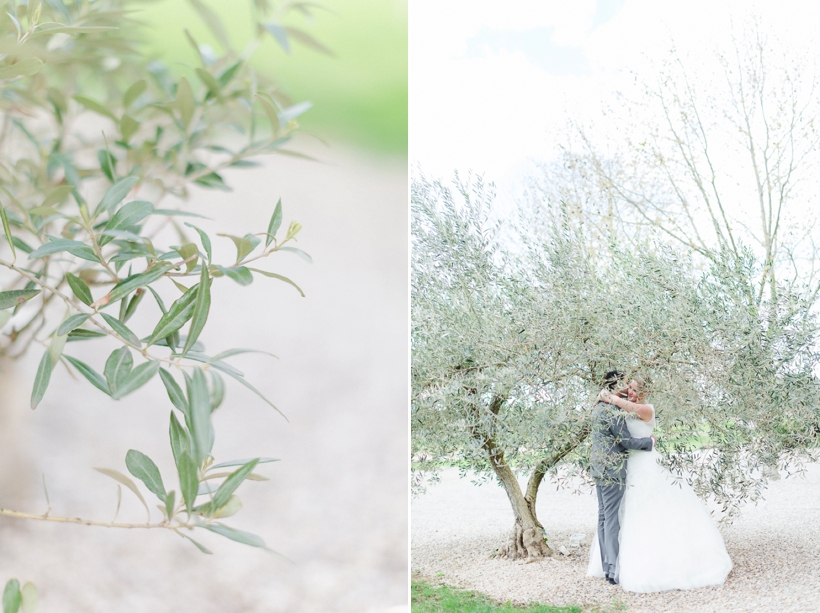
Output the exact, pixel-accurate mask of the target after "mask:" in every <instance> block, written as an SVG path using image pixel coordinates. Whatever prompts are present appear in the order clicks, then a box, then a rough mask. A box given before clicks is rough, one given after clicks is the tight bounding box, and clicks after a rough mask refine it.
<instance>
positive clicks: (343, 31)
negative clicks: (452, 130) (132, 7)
mask: <svg viewBox="0 0 820 613" xmlns="http://www.w3.org/2000/svg"><path fill="white" fill-rule="evenodd" d="M206 4H207V5H208V6H209V7H210V8H211V9H213V11H214V12H215V13H216V14H217V15H218V16H219V17H220V18H221V20H222V23H223V25H224V27H225V30H226V31H227V32H228V35H229V36H230V38H231V40H233V41H239V40H247V39H248V38H249V37H250V35H251V31H250V28H251V26H250V25H249V24H251V23H252V20H251V19H250V18H249V13H250V8H249V5H248V4H247V3H235V2H229V1H227V0H206ZM277 4H278V3H277ZM319 4H321V5H322V6H324V7H327V9H328V10H323V9H321V8H316V7H317V6H318V5H319ZM309 10H310V12H311V14H312V17H309V16H304V18H298V17H291V18H290V19H289V21H288V23H286V24H285V25H290V26H293V27H296V28H299V29H300V30H302V31H305V32H307V33H309V34H310V35H311V36H312V37H313V38H314V39H316V40H318V41H320V43H321V44H322V45H324V46H325V47H327V48H328V49H329V50H330V51H331V52H332V53H333V55H332V56H330V55H327V54H324V53H322V52H320V51H318V50H316V49H314V48H312V47H311V46H309V45H305V44H302V43H300V42H299V41H292V42H291V48H290V54H288V53H286V52H285V51H284V50H283V49H282V47H280V46H279V45H278V44H277V43H276V41H275V40H274V39H273V37H270V36H269V37H266V40H265V42H264V43H263V45H262V47H261V48H260V50H259V51H257V53H256V54H255V56H254V61H253V62H252V63H253V64H254V67H255V68H256V69H257V70H259V71H260V72H262V73H265V74H266V75H267V76H269V77H272V78H274V79H275V80H276V81H278V82H279V83H281V85H282V87H283V89H284V91H285V92H286V93H287V94H288V95H289V96H291V97H292V98H293V99H294V100H295V101H301V100H310V101H311V102H313V104H314V107H313V108H312V109H311V110H310V111H309V112H308V113H306V114H305V115H303V116H302V117H301V118H300V124H301V125H302V127H303V129H304V130H306V131H308V132H312V133H315V134H317V135H318V136H320V137H321V138H323V139H327V138H331V139H340V140H345V141H348V142H352V143H354V144H356V145H358V146H363V147H367V148H370V149H374V150H377V151H381V152H387V153H393V154H398V155H406V154H407V0H355V1H353V0H347V1H344V0H325V1H322V2H319V3H318V4H311V6H310V9H309ZM300 17H301V16H300ZM137 18H138V19H140V20H144V21H147V22H148V23H149V24H150V26H151V27H150V32H151V34H150V35H149V45H150V48H149V50H148V52H149V53H154V54H157V55H158V56H159V57H161V58H162V59H164V60H165V61H167V62H169V64H171V65H172V67H173V66H174V65H176V66H179V68H180V69H184V67H185V66H195V65H197V60H196V56H195V53H194V50H193V49H192V47H191V46H190V45H188V44H186V42H185V38H184V36H182V35H181V34H182V29H183V28H187V29H188V30H189V31H190V33H191V34H192V35H193V36H194V38H195V39H196V40H197V41H198V42H199V43H200V44H201V43H207V44H210V45H212V46H213V47H214V48H216V49H217V50H219V49H220V46H219V44H218V43H217V42H216V40H215V39H214V37H213V35H212V34H211V33H210V32H209V31H208V29H207V27H206V26H205V24H204V23H202V21H201V20H200V19H199V18H198V16H197V15H196V12H195V11H194V10H193V8H192V7H191V5H190V3H189V2H188V1H187V0H160V1H158V2H150V3H146V5H145V8H144V10H143V11H142V12H141V13H140V14H138V15H137Z"/></svg>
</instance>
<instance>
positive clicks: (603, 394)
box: [598, 389, 612, 404]
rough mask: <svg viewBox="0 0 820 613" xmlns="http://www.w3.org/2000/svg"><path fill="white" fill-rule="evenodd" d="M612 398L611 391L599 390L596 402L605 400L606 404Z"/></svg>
mask: <svg viewBox="0 0 820 613" xmlns="http://www.w3.org/2000/svg"><path fill="white" fill-rule="evenodd" d="M611 398H612V393H611V392H610V391H609V390H605V389H604V390H601V391H600V392H599V393H598V402H606V403H607V404H611V402H610V399H611Z"/></svg>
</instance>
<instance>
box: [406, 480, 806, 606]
mask: <svg viewBox="0 0 820 613" xmlns="http://www.w3.org/2000/svg"><path fill="white" fill-rule="evenodd" d="M538 517H539V519H540V520H541V522H542V523H543V524H544V527H545V528H546V530H547V533H548V536H549V538H550V543H551V545H552V546H553V547H554V548H557V547H560V546H562V545H564V546H566V547H567V548H569V537H570V535H572V534H579V533H584V534H585V535H586V540H585V543H584V545H583V546H582V548H581V549H580V550H575V551H572V550H569V551H570V555H569V556H563V555H559V556H557V557H556V558H554V559H547V560H544V561H542V562H536V563H531V564H527V563H524V562H511V561H506V560H500V559H492V558H490V557H489V556H490V554H491V553H492V551H493V549H495V548H496V547H498V546H499V545H500V544H501V543H502V542H504V540H505V538H506V536H507V533H508V532H509V528H511V527H512V522H513V516H512V511H511V509H510V505H509V502H508V501H507V498H506V495H505V494H504V491H503V490H502V489H501V488H500V487H498V486H497V485H496V484H495V483H494V482H491V483H488V484H485V485H482V486H476V485H473V484H472V483H471V481H470V480H469V479H459V477H458V472H457V471H455V470H448V471H446V472H444V473H443V475H442V481H441V483H440V484H437V485H433V486H431V487H429V488H428V490H427V493H426V494H424V495H422V496H419V497H418V498H415V499H414V500H413V502H412V505H411V544H410V547H411V552H412V553H411V560H412V561H411V566H412V570H413V572H414V573H415V574H418V575H421V576H423V577H426V578H430V579H433V580H440V581H442V582H444V583H447V584H450V585H454V586H458V587H464V588H467V589H473V590H477V591H479V592H482V593H485V594H487V595H489V596H490V597H492V598H494V599H497V600H499V601H506V600H510V601H512V602H516V603H527V602H533V601H537V602H545V603H551V604H557V605H561V604H582V605H585V606H589V607H592V606H598V607H601V608H603V609H605V610H606V609H613V608H614V609H615V610H617V608H618V603H619V602H620V603H622V604H623V605H624V606H625V607H626V610H627V611H629V612H630V613H690V612H692V613H695V612H697V613H741V612H743V613H747V612H748V613H752V612H753V613H775V612H776V613H816V612H818V611H820V464H811V465H809V466H808V471H807V473H806V475H805V477H791V478H787V479H780V480H778V481H775V482H773V483H771V485H770V487H769V489H768V490H767V492H766V499H765V500H763V501H760V502H759V503H758V504H757V505H749V506H747V507H745V508H744V509H743V511H742V513H741V515H740V517H739V518H738V519H737V520H735V522H734V524H733V525H731V526H730V527H728V528H724V529H723V530H722V532H723V535H724V538H725V540H726V547H727V549H728V551H729V555H730V556H731V558H732V561H733V562H734V569H733V570H732V572H731V573H730V574H729V577H728V579H727V580H726V583H725V584H724V585H723V586H722V587H718V588H703V589H699V590H691V591H674V592H663V593H657V594H632V593H629V592H625V591H623V590H622V589H621V588H620V587H618V586H610V585H609V584H607V583H606V582H604V580H603V579H595V578H592V577H587V576H586V565H587V560H588V555H589V549H588V547H589V544H590V543H591V540H590V539H591V538H592V535H593V533H594V529H595V522H596V518H597V504H596V501H595V497H594V493H593V492H584V493H582V494H573V493H571V492H568V491H566V490H561V491H557V490H556V487H555V485H554V484H553V483H549V482H545V483H544V484H543V485H542V487H541V491H540V492H539V499H538Z"/></svg>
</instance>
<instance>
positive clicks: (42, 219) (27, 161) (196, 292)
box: [0, 0, 323, 611]
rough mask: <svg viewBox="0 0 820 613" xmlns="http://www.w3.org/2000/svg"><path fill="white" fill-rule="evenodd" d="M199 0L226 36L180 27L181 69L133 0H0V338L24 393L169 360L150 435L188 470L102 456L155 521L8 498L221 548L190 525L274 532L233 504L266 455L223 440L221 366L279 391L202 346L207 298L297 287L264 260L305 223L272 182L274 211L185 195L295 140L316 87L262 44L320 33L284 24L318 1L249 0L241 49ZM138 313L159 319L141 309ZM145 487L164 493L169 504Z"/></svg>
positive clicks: (125, 384) (138, 457) (102, 381)
mask: <svg viewBox="0 0 820 613" xmlns="http://www.w3.org/2000/svg"><path fill="white" fill-rule="evenodd" d="M190 1H191V4H192V5H193V7H194V8H195V9H196V10H197V11H198V13H199V15H200V16H201V17H202V19H203V20H204V21H205V23H206V24H207V26H208V27H209V28H210V30H211V32H212V34H213V36H214V38H215V40H216V41H218V47H219V49H218V50H217V49H214V47H213V46H211V45H206V44H199V43H198V42H197V41H195V40H194V39H193V38H192V36H191V35H190V34H189V33H188V32H187V30H186V31H184V32H182V31H181V32H180V36H184V37H186V38H187V40H188V42H189V43H190V44H191V45H192V46H193V48H194V49H195V51H196V54H197V59H198V65H196V66H191V67H186V68H185V69H184V70H182V72H183V73H184V74H182V75H180V74H177V73H176V72H172V71H171V70H170V69H169V67H168V66H167V65H166V64H164V63H162V62H159V61H148V60H147V59H146V58H145V57H144V55H143V53H142V52H141V45H142V41H141V37H142V29H143V26H142V25H141V24H140V23H139V22H138V21H137V20H136V19H135V18H134V16H133V13H134V11H133V9H134V8H136V7H137V6H138V4H139V3H138V2H135V1H134V0H95V1H93V2H92V1H88V0H73V1H69V0H44V1H40V0H28V2H25V1H23V2H20V1H15V0H5V1H4V2H3V6H2V10H0V33H2V39H0V41H2V42H0V44H1V45H2V52H0V113H1V116H0V151H2V156H0V221H2V230H3V231H2V235H3V237H4V238H5V241H3V245H2V246H0V287H1V288H2V291H0V326H2V333H0V354H2V355H3V356H7V357H10V358H15V357H18V356H20V355H22V354H23V353H25V352H26V351H36V352H39V354H40V356H41V357H40V361H39V367H38V368H37V372H36V375H35V376H34V377H33V381H32V383H33V385H32V392H31V408H32V409H35V408H36V407H37V406H38V404H39V403H40V401H41V400H42V399H43V397H44V396H45V395H46V394H48V393H49V382H50V379H51V376H52V373H53V371H54V370H55V369H57V368H66V369H68V370H69V371H71V372H72V373H73V374H74V375H76V376H79V377H80V378H82V379H83V380H86V381H87V382H88V383H89V384H90V386H89V388H88V389H89V393H102V394H105V395H107V396H109V397H110V398H111V400H112V402H113V401H116V400H119V399H121V398H123V397H125V396H127V395H129V394H133V393H136V394H138V393H139V390H140V388H141V387H142V386H143V385H145V384H146V383H147V382H148V381H149V380H151V379H152V378H154V377H155V376H157V375H158V376H159V378H160V379H161V381H162V383H163V384H164V386H165V388H166V389H167V392H168V398H169V411H170V417H169V424H168V430H166V431H165V432H162V433H158V435H161V436H168V437H169V442H170V450H171V452H172V453H173V457H174V460H175V464H176V468H177V474H176V475H161V474H160V472H159V470H158V468H157V466H156V464H155V463H154V462H153V461H152V460H151V459H150V458H148V457H147V456H146V455H145V454H143V453H141V452H139V451H137V450H134V449H132V450H129V451H128V452H127V453H126V454H125V468H126V469H127V471H128V472H129V473H130V476H128V475H126V474H125V473H123V472H121V471H119V470H114V469H108V468H100V469H98V470H100V471H101V472H103V473H104V474H106V475H108V476H109V477H111V478H112V479H114V480H115V481H116V482H117V483H118V486H117V487H118V488H121V487H125V488H127V489H128V490H130V491H131V492H133V494H134V495H135V496H136V497H137V498H139V500H140V502H141V503H142V504H143V505H144V506H145V510H146V515H147V517H146V522H145V523H121V522H117V521H116V519H115V521H110V522H109V521H97V520H94V519H92V518H72V517H60V516H59V515H58V514H52V513H51V509H49V510H48V511H47V512H46V513H44V514H33V513H25V512H22V511H16V510H11V509H0V515H3V516H7V517H19V518H28V519H34V520H40V521H52V522H74V523H82V524H87V525H101V526H108V527H122V528H133V529H146V528H148V529H150V528H157V529H166V530H169V531H171V532H173V533H175V534H177V535H179V536H182V537H185V538H186V539H189V540H191V541H192V542H193V543H194V544H195V545H196V546H197V547H198V548H199V549H200V550H201V551H203V552H205V553H210V552H209V551H208V550H207V549H206V548H205V547H204V546H202V545H200V544H199V543H197V542H196V541H194V540H193V539H192V538H191V536H190V535H191V533H192V531H194V530H209V531H212V532H215V533H217V534H220V535H222V536H225V537H227V538H229V539H233V540H235V541H239V542H241V543H245V544H248V545H252V546H257V547H265V543H264V542H263V540H262V539H261V538H259V537H258V536H256V535H253V534H249V533H247V532H244V531H242V530H238V529H236V528H234V527H231V526H229V525H227V524H225V523H223V520H224V519H225V518H227V517H229V516H231V515H233V514H235V513H236V512H238V511H239V510H240V508H241V506H242V505H241V501H240V499H239V498H238V496H237V495H236V493H235V492H236V490H237V488H238V487H239V486H240V485H241V484H242V483H243V482H244V481H245V480H246V479H261V478H262V477H261V476H260V475H257V474H256V473H254V470H255V469H256V468H257V467H258V466H260V465H261V464H263V463H266V462H271V461H273V459H272V458H254V459H249V460H235V459H230V458H228V459H217V458H214V457H213V456H212V454H211V450H212V448H213V444H214V429H213V426H212V423H211V415H212V413H213V411H215V410H217V409H218V408H219V407H220V405H222V404H223V401H224V398H225V395H226V388H227V387H228V386H227V385H226V381H227V382H230V384H239V385H242V386H245V387H247V388H249V389H251V390H252V391H254V392H255V393H257V394H258V395H259V396H260V398H261V399H262V401H263V402H265V403H267V404H269V405H270V406H271V407H273V404H272V403H271V402H270V401H269V400H268V399H267V398H265V396H264V395H263V394H262V392H261V391H259V390H258V389H257V388H256V387H254V385H253V383H251V382H250V381H247V380H246V379H245V378H244V375H243V374H242V373H241V372H240V371H239V370H237V369H236V368H235V367H233V366H232V365H231V364H230V358H231V357H232V356H235V355H237V354H240V353H244V352H248V351H251V350H249V349H235V348H230V347H220V348H214V351H206V349H205V347H204V346H203V344H202V342H201V341H200V340H199V338H200V335H201V334H202V332H203V330H204V329H205V327H206V325H214V324H216V325H219V324H221V323H224V322H219V321H216V322H214V321H213V318H209V310H210V304H211V297H212V296H213V295H214V294H215V293H217V292H220V291H223V292H224V291H230V288H229V285H230V284H232V283H238V284H240V285H248V284H250V283H252V282H253V280H254V279H255V278H256V277H259V276H262V277H268V278H271V279H273V280H275V281H277V282H278V281H282V282H285V283H289V284H290V285H292V286H293V287H294V288H295V290H294V291H298V292H299V293H301V290H300V289H299V288H298V286H297V285H296V284H295V283H294V282H293V281H291V280H290V279H288V278H286V277H284V276H282V275H280V274H278V273H277V272H276V271H275V265H274V267H273V269H271V267H270V264H272V263H273V262H275V260H276V258H278V257H279V256H280V255H282V254H283V253H290V254H295V255H297V256H299V257H302V258H304V259H307V260H308V261H309V260H310V258H309V256H308V255H307V254H305V253H304V252H302V251H301V250H299V249H298V248H296V247H295V246H294V243H295V241H296V236H297V235H298V233H299V231H300V229H301V226H300V225H299V223H297V222H295V221H291V222H289V223H287V224H285V223H283V220H284V219H285V217H284V214H283V207H282V202H281V200H278V201H277V198H276V196H275V195H273V194H265V195H262V196H261V199H262V200H263V201H265V202H266V206H267V207H269V209H270V212H271V217H270V222H269V224H268V225H267V227H261V228H248V233H247V234H245V235H243V236H230V235H224V234H221V235H218V236H214V235H212V234H209V233H208V232H206V231H205V230H203V229H202V228H201V227H200V225H202V224H201V223H200V222H198V220H197V218H199V217H202V216H201V215H200V214H198V213H196V212H195V207H191V206H190V205H189V204H188V201H189V198H190V196H191V195H192V192H191V187H192V186H199V187H201V188H208V189H220V190H227V189H229V187H228V186H227V185H226V183H225V181H224V179H223V176H222V172H223V170H225V169H228V168H242V167H253V166H256V165H257V163H256V162H254V161H252V158H255V157H258V156H260V155H264V154H285V155H300V154H299V153H298V152H294V151H292V150H290V149H288V144H289V142H290V141H291V139H292V137H293V135H294V134H295V133H296V132H297V130H298V123H297V117H298V116H299V115H300V114H301V113H302V112H304V111H305V110H307V109H308V108H309V106H310V105H309V103H306V102H303V103H298V104H294V103H293V101H291V100H290V99H289V98H288V97H287V96H286V95H285V94H284V93H283V92H282V91H281V89H280V88H279V87H278V86H277V84H276V83H274V82H273V81H271V80H270V79H269V78H267V77H266V76H265V75H263V74H260V73H258V72H257V71H255V70H254V69H253V68H252V67H251V60H252V58H253V56H254V53H255V51H256V50H257V48H258V47H259V45H260V42H261V39H262V37H264V36H269V35H270V36H273V37H274V38H275V39H276V40H277V41H278V42H279V43H280V44H281V45H283V46H284V47H285V48H286V49H289V45H290V41H291V40H295V41H300V42H306V43H308V44H312V45H313V46H317V47H319V48H322V49H323V47H321V45H318V43H316V42H315V41H314V40H313V39H312V38H311V37H310V36H309V35H308V34H307V33H305V32H304V31H302V30H301V29H297V28H294V27H292V26H291V25H290V21H291V18H290V13H292V12H296V13H303V14H308V15H309V14H310V13H311V11H312V6H313V5H308V4H304V3H283V4H281V5H277V6H274V5H273V4H272V3H271V2H269V1H268V0H254V2H253V11H252V14H253V18H254V19H255V24H254V25H255V34H254V37H253V38H252V39H251V40H249V41H247V42H246V44H245V45H244V48H242V49H236V48H235V47H234V45H233V42H232V41H231V40H230V39H229V37H228V36H227V35H226V33H225V31H224V29H223V28H222V26H221V24H220V22H219V20H218V18H217V17H216V16H215V14H214V13H213V12H212V11H211V9H209V8H208V6H207V5H206V4H204V3H203V2H201V1H200V0H190ZM192 208H194V210H191V209H192ZM214 240H229V241H232V242H233V244H234V245H235V247H236V257H235V258H234V259H232V260H230V261H217V260H216V258H214V257H213V250H212V243H213V241H214ZM266 264H267V265H266ZM137 311H140V313H141V315H142V317H143V320H144V319H145V318H146V317H147V318H150V319H149V320H150V321H152V322H153V323H152V324H151V325H149V326H148V327H145V325H144V324H143V325H141V326H140V328H139V329H138V328H136V327H134V326H133V323H130V322H131V321H132V320H131V318H132V317H133V315H134V314H135V313H137ZM75 342H83V343H87V344H94V345H99V347H100V349H99V352H98V354H97V359H96V360H95V361H91V363H85V362H82V361H80V360H79V359H77V358H76V357H74V356H72V355H71V353H72V352H71V350H70V348H71V346H72V343H75ZM112 342H113V343H114V345H115V346H116V348H115V349H114V350H113V351H110V353H109V349H107V347H108V348H110V346H111V343H112ZM261 353H265V352H264V351H261ZM92 387H93V388H94V389H92ZM273 408H274V409H275V408H276V407H273ZM177 480H178V485H176V483H175V482H176V481H177ZM143 488H144V489H143ZM146 491H147V493H148V494H150V496H154V497H156V499H157V500H158V502H159V505H158V506H159V511H160V515H159V517H158V518H157V517H156V511H155V510H154V511H152V510H151V508H152V507H153V506H154V505H149V504H148V501H147V500H146V497H145V496H144V495H143V494H144V493H145V492H146ZM15 586H17V587H15ZM28 591H29V593H31V589H29V590H28ZM7 592H8V595H7V596H4V607H5V609H4V610H6V611H9V610H11V611H16V610H17V609H16V607H19V606H20V602H21V598H23V596H24V595H25V593H26V589H22V591H21V588H19V585H18V584H17V582H16V581H13V582H9V585H8V586H7ZM21 594H22V595H23V596H21ZM31 598H34V596H29V601H31ZM23 600H24V599H23ZM7 601H8V603H9V604H7ZM15 603H17V604H16V605H15ZM23 606H24V607H25V606H27V605H25V602H24V603H23ZM26 610H30V609H26Z"/></svg>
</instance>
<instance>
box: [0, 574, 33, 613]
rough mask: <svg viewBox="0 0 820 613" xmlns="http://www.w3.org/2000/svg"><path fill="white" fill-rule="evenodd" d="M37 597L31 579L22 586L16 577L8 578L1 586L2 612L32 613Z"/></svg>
mask: <svg viewBox="0 0 820 613" xmlns="http://www.w3.org/2000/svg"><path fill="white" fill-rule="evenodd" d="M38 600H39V597H38V594H37V588H36V587H35V586H34V584H33V583H32V582H31V581H27V582H26V583H25V585H23V587H22V588H21V587H20V582H19V581H18V580H17V579H9V580H8V581H7V582H6V585H5V587H4V588H3V613H34V612H35V610H36V609H37V603H38Z"/></svg>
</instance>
